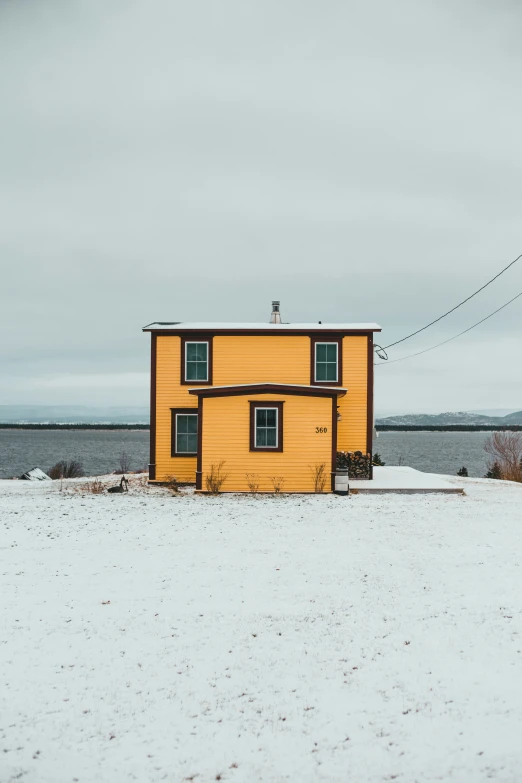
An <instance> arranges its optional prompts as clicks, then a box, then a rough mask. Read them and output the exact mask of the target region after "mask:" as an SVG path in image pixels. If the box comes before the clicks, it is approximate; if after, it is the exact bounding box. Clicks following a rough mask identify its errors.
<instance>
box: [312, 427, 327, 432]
mask: <svg viewBox="0 0 522 783" xmlns="http://www.w3.org/2000/svg"><path fill="white" fill-rule="evenodd" d="M315 431H316V432H328V427H316V428H315Z"/></svg>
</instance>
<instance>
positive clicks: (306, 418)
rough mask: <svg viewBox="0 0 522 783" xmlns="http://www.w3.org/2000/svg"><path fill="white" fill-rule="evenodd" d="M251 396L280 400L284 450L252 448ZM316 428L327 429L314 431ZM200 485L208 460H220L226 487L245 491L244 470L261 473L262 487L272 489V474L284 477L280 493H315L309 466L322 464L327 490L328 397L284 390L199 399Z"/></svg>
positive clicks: (329, 445) (266, 400)
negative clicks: (201, 456)
mask: <svg viewBox="0 0 522 783" xmlns="http://www.w3.org/2000/svg"><path fill="white" fill-rule="evenodd" d="M250 400H253V401H259V402H263V403H267V404H268V403H269V402H278V401H282V402H284V405H283V447H284V451H283V452H273V453H271V452H266V451H262V452H254V451H250ZM316 427H323V428H326V429H327V432H326V433H317V432H316ZM202 452H203V459H202V477H203V486H202V489H203V490H205V489H206V485H205V477H206V476H207V475H208V474H209V473H210V470H211V466H212V464H214V465H217V464H218V463H219V462H221V461H224V462H225V464H224V466H223V471H224V472H225V473H228V478H227V480H226V482H225V483H224V485H223V487H222V491H224V492H226V491H227V490H228V491H232V492H246V491H248V484H247V479H246V475H245V474H246V473H254V474H257V475H258V476H259V485H260V486H259V489H260V491H261V492H273V484H272V482H271V480H270V476H283V477H284V484H283V488H282V491H283V492H313V491H314V481H313V476H312V472H311V469H310V466H314V465H316V464H321V463H325V465H326V485H325V491H326V492H329V491H330V489H331V464H332V400H331V399H330V398H328V397H301V396H292V395H283V394H273V395H272V394H270V395H266V394H255V395H254V394H248V395H241V396H237V397H214V398H212V397H206V398H205V399H204V401H203V449H202Z"/></svg>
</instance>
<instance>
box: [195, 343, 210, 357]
mask: <svg viewBox="0 0 522 783" xmlns="http://www.w3.org/2000/svg"><path fill="white" fill-rule="evenodd" d="M195 347H196V356H197V359H198V361H199V362H206V361H207V344H206V343H197V344H196V346H195Z"/></svg>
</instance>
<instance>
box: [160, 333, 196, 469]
mask: <svg viewBox="0 0 522 783" xmlns="http://www.w3.org/2000/svg"><path fill="white" fill-rule="evenodd" d="M156 357H157V358H156V362H157V364H156V481H164V480H165V479H166V477H167V476H176V478H177V479H178V481H188V482H194V481H195V480H196V457H171V456H170V450H171V415H170V409H171V408H194V412H197V409H198V401H197V398H196V397H194V395H193V394H189V393H188V389H189V388H190V386H180V383H179V380H180V366H181V339H180V338H179V337H174V336H170V335H169V336H167V335H158V337H157V345H156Z"/></svg>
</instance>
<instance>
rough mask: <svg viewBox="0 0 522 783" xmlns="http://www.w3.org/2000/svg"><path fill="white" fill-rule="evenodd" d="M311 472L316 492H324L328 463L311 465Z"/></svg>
mask: <svg viewBox="0 0 522 783" xmlns="http://www.w3.org/2000/svg"><path fill="white" fill-rule="evenodd" d="M310 470H311V472H312V478H313V481H314V492H317V493H321V492H324V488H325V485H326V462H321V463H318V464H316V465H310Z"/></svg>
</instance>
